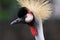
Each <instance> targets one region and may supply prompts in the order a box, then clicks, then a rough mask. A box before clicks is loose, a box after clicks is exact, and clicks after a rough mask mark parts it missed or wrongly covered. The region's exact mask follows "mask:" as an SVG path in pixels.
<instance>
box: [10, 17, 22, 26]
mask: <svg viewBox="0 0 60 40" xmlns="http://www.w3.org/2000/svg"><path fill="white" fill-rule="evenodd" d="M21 20H22V19H21V18H17V19H15V20H13V21H12V22H11V23H10V25H13V24H15V23H18V22H21Z"/></svg>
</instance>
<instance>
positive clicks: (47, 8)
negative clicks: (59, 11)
mask: <svg viewBox="0 0 60 40" xmlns="http://www.w3.org/2000/svg"><path fill="white" fill-rule="evenodd" d="M17 1H18V3H19V5H20V6H21V8H20V10H19V12H18V18H17V19H16V20H14V21H12V22H11V25H12V24H14V23H17V22H22V23H23V22H24V23H26V24H28V25H29V26H30V31H31V33H32V35H33V37H34V38H35V40H45V38H44V33H43V25H42V22H43V21H44V20H46V19H48V18H49V17H50V15H51V13H52V7H51V3H49V1H47V0H17Z"/></svg>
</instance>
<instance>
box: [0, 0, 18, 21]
mask: <svg viewBox="0 0 60 40" xmlns="http://www.w3.org/2000/svg"><path fill="white" fill-rule="evenodd" d="M17 9H19V5H18V3H17V1H16V0H0V20H10V18H12V17H14V16H13V15H16V12H17Z"/></svg>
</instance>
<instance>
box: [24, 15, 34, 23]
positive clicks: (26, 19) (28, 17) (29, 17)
mask: <svg viewBox="0 0 60 40" xmlns="http://www.w3.org/2000/svg"><path fill="white" fill-rule="evenodd" d="M26 16H27V17H26V18H25V22H31V21H32V20H33V15H32V14H27V15H26Z"/></svg>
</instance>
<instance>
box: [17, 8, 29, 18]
mask: <svg viewBox="0 0 60 40" xmlns="http://www.w3.org/2000/svg"><path fill="white" fill-rule="evenodd" d="M27 12H28V9H27V8H26V7H21V8H20V9H19V11H18V17H19V18H21V17H23V16H25V15H26V14H27Z"/></svg>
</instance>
